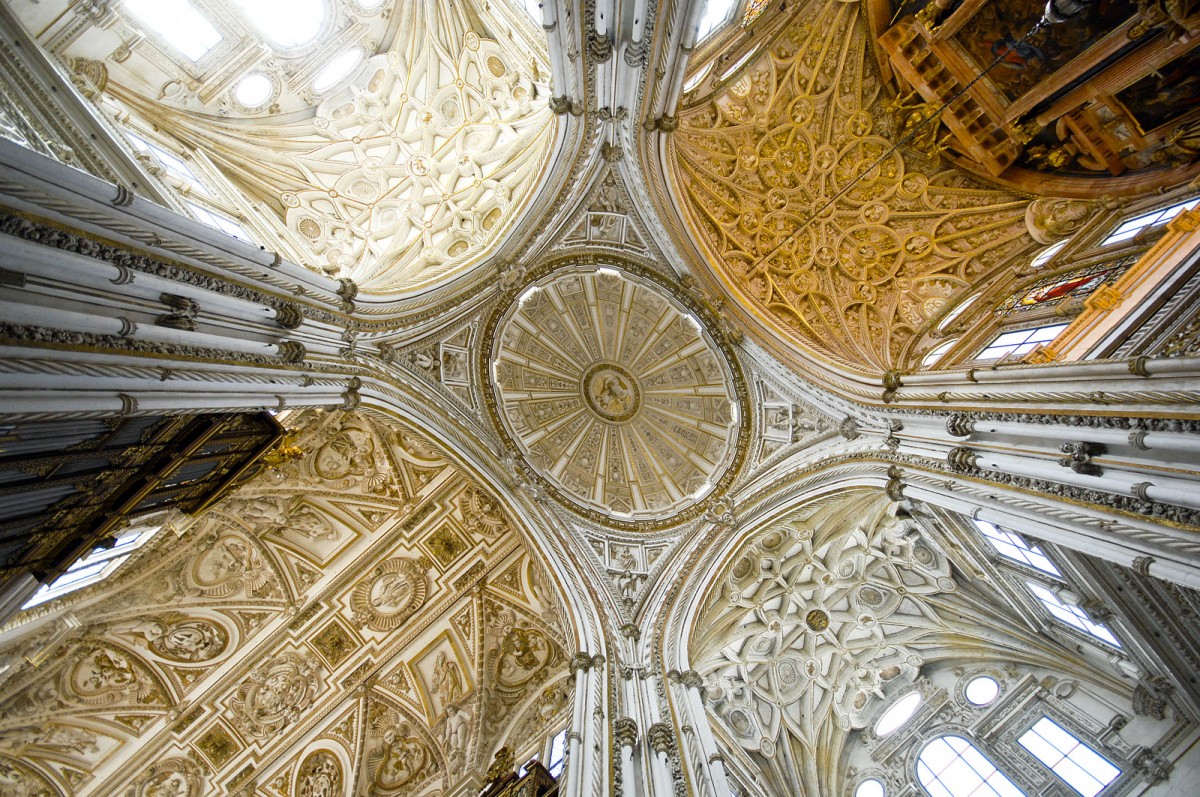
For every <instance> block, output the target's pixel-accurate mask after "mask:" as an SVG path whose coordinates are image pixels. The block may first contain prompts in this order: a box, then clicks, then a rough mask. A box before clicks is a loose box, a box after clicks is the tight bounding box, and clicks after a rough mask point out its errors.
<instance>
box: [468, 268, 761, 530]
mask: <svg viewBox="0 0 1200 797" xmlns="http://www.w3.org/2000/svg"><path fill="white" fill-rule="evenodd" d="M496 330H497V331H496V333H495V338H494V340H493V344H492V352H491V355H492V363H493V368H492V376H493V385H492V392H493V398H494V400H495V401H494V405H493V409H494V410H495V414H496V417H497V420H498V421H499V424H500V426H501V428H502V430H503V431H504V433H505V435H506V436H507V437H508V438H509V440H510V442H511V443H512V444H513V445H514V447H515V448H517V449H518V450H519V451H520V452H521V454H522V455H523V456H524V458H525V459H526V461H527V462H528V463H529V465H530V466H531V467H532V468H533V470H534V472H535V473H536V474H537V476H538V477H540V479H541V481H542V483H543V484H544V485H545V486H546V487H549V488H550V489H551V490H552V491H553V492H554V493H555V494H556V495H557V496H558V497H559V498H565V499H566V500H567V502H568V503H569V504H570V505H572V506H573V507H574V508H576V509H579V510H582V511H584V512H585V513H591V512H596V513H601V514H602V515H603V516H604V518H605V520H606V521H608V522H610V523H611V522H612V521H613V519H614V518H615V520H616V522H617V524H618V525H622V524H626V523H627V524H630V525H636V526H641V525H644V524H646V523H662V522H664V521H668V520H672V519H679V515H680V514H681V513H683V512H684V511H685V510H687V509H689V508H695V507H698V506H699V505H700V504H701V503H702V502H703V501H704V500H705V499H707V498H709V497H710V496H712V495H713V494H714V491H715V490H716V488H717V487H718V485H720V484H721V483H722V477H723V476H724V475H725V474H726V473H727V472H728V471H729V469H730V466H731V465H732V464H733V462H734V459H735V458H736V456H737V441H738V432H739V428H740V423H739V418H740V415H741V413H740V410H739V407H738V399H737V388H736V387H735V385H736V384H738V383H739V381H740V380H737V379H735V377H734V369H733V367H732V366H731V365H730V362H729V359H728V358H727V356H726V354H725V352H724V351H723V350H722V347H721V345H719V343H718V342H717V340H716V338H715V337H714V335H713V334H712V333H710V332H708V331H707V330H705V328H704V326H703V324H702V322H701V320H700V318H699V317H698V314H697V313H696V312H694V311H693V310H691V309H689V307H688V306H687V305H686V304H685V300H684V299H683V297H677V296H672V295H670V293H669V289H666V288H665V287H664V286H661V285H659V284H658V283H657V282H656V281H655V280H653V279H652V278H651V277H649V276H646V275H639V274H634V273H632V272H630V271H626V270H617V269H614V268H609V267H604V268H598V269H589V270H583V269H567V270H558V271H555V272H553V273H551V274H549V275H547V276H544V277H542V278H541V279H537V280H535V281H534V282H532V283H531V284H530V285H528V286H526V287H525V288H524V289H523V290H521V291H520V292H519V293H518V294H517V297H516V301H515V302H513V303H512V305H511V306H510V307H508V308H507V309H506V310H505V311H504V312H503V313H502V316H501V318H500V320H499V323H498V325H497V326H496ZM597 517H599V515H598V516H597Z"/></svg>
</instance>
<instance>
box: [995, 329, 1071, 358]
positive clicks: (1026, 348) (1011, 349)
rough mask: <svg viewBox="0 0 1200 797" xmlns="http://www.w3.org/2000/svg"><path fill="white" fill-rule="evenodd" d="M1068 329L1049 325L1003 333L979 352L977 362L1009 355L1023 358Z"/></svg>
mask: <svg viewBox="0 0 1200 797" xmlns="http://www.w3.org/2000/svg"><path fill="white" fill-rule="evenodd" d="M1066 328H1067V325H1066V324H1049V325H1047V326H1044V327H1033V328H1031V329H1021V330H1017V331H1016V332H1002V333H1001V334H999V335H997V336H996V338H995V339H994V340H993V341H992V342H991V343H989V344H988V345H987V347H986V348H985V349H984V350H983V351H981V352H979V354H978V356H976V358H975V359H977V360H999V359H1000V358H1001V357H1007V356H1009V355H1014V356H1018V357H1019V356H1021V355H1022V354H1028V353H1029V352H1031V351H1033V350H1034V349H1035V348H1036V347H1037V345H1038V344H1039V343H1049V342H1050V341H1052V340H1054V339H1055V338H1057V337H1058V333H1060V332H1062V331H1063V330H1064V329H1066Z"/></svg>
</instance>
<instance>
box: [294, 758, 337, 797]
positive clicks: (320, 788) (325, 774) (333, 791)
mask: <svg viewBox="0 0 1200 797" xmlns="http://www.w3.org/2000/svg"><path fill="white" fill-rule="evenodd" d="M341 794H342V765H341V764H340V763H338V760H337V757H336V756H335V755H334V754H333V753H330V752H327V751H325V750H318V751H317V752H315V753H312V754H311V755H309V757H308V758H306V759H304V763H303V764H301V765H300V773H299V774H298V775H297V776H296V797H341Z"/></svg>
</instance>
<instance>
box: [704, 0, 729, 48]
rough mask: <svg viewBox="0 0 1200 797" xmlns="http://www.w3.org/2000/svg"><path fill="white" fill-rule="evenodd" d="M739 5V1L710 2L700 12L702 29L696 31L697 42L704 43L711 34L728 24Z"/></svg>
mask: <svg viewBox="0 0 1200 797" xmlns="http://www.w3.org/2000/svg"><path fill="white" fill-rule="evenodd" d="M737 5H738V0H708V3H707V4H706V5H705V6H704V10H703V11H702V12H700V27H699V28H698V29H697V31H696V41H703V40H704V39H705V38H707V37H708V35H709V34H711V33H712V32H713V31H715V30H716V29H717V28H719V27H721V26H722V25H724V24H725V23H726V22H728V21H729V18H730V17H731V16H733V11H734V9H735V8H737Z"/></svg>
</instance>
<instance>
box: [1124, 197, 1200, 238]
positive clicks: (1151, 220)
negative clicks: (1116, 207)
mask: <svg viewBox="0 0 1200 797" xmlns="http://www.w3.org/2000/svg"><path fill="white" fill-rule="evenodd" d="M1197 204H1200V197H1193V198H1192V199H1189V200H1186V201H1184V202H1180V203H1179V204H1177V205H1171V206H1170V207H1165V208H1162V209H1161V210H1155V211H1151V212H1150V213H1143V214H1142V215H1141V216H1138V217H1137V218H1133V219H1130V220H1129V221H1127V222H1124V223H1123V224H1121V225H1120V226H1118V227H1117V228H1116V229H1115V230H1113V231H1112V232H1110V233H1109V234H1108V237H1107V238H1105V239H1104V240H1103V241H1101V242H1100V245H1101V246H1108V245H1109V244H1115V243H1120V242H1121V241H1128V240H1129V239H1130V238H1133V237H1134V236H1135V235H1137V234H1138V233H1139V232H1141V231H1142V230H1144V229H1147V228H1149V227H1161V226H1162V225H1164V224H1166V223H1167V222H1168V221H1170V220H1171V219H1173V218H1175V217H1176V216H1178V215H1179V214H1180V213H1182V212H1184V211H1185V210H1191V209H1192V208H1194V207H1196V205H1197Z"/></svg>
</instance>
